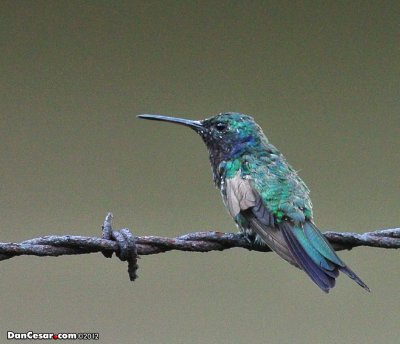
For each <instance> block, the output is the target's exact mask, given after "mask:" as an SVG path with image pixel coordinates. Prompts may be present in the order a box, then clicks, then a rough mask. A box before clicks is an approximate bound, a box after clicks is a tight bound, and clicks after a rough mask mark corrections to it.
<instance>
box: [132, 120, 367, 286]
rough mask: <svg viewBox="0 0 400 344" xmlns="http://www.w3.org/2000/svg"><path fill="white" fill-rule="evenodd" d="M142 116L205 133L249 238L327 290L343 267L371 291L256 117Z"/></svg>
mask: <svg viewBox="0 0 400 344" xmlns="http://www.w3.org/2000/svg"><path fill="white" fill-rule="evenodd" d="M138 117H139V118H143V119H148V120H156V121H165V122H171V123H176V124H180V125H183V126H186V127H189V128H191V129H193V130H194V131H195V132H196V133H197V134H199V135H200V137H201V138H202V139H203V142H204V143H205V145H206V146H207V149H208V153H209V159H210V163H211V169H212V173H213V179H214V183H215V186H216V187H217V188H218V189H219V190H220V192H221V195H222V199H223V202H224V204H225V206H226V208H227V210H228V212H229V214H230V215H231V216H232V218H233V220H234V221H235V223H236V225H237V227H238V228H239V232H240V233H241V234H242V235H243V236H244V237H245V238H246V239H247V240H249V241H250V242H251V243H256V244H261V245H267V246H268V247H269V248H270V249H271V250H272V251H274V252H276V253H277V254H278V255H279V256H280V257H282V258H283V259H284V260H286V261H288V262H289V263H290V264H292V265H294V266H295V267H297V268H299V269H301V270H303V271H304V272H305V273H306V274H307V275H308V276H309V277H310V278H311V280H312V281H313V282H314V283H315V284H316V285H317V286H318V287H319V288H321V289H322V290H323V291H324V292H326V293H328V292H329V290H330V289H331V288H333V287H334V286H335V282H336V278H337V277H338V275H339V272H343V273H344V274H346V275H347V276H348V277H350V278H351V279H352V280H354V281H355V282H356V283H358V284H359V285H360V286H361V287H363V288H364V289H365V290H367V291H370V290H369V288H368V286H367V285H366V284H365V283H364V282H363V281H362V280H361V279H360V278H359V277H358V276H357V275H356V274H355V273H354V272H353V271H352V270H351V269H350V268H349V267H348V266H347V265H346V264H345V263H344V262H343V261H342V260H341V259H340V258H339V256H338V255H337V254H336V252H335V250H334V249H333V248H332V246H331V245H330V243H329V242H328V241H327V240H326V238H325V237H324V236H323V234H322V233H321V232H320V231H319V229H318V228H317V227H316V225H315V224H314V220H313V210H312V203H311V199H310V191H309V189H308V187H307V186H306V184H305V183H304V182H303V180H302V179H301V178H300V177H299V175H298V173H297V172H296V171H295V170H294V169H293V168H292V166H291V165H289V163H288V162H287V161H286V158H285V157H284V156H283V155H282V154H281V153H280V151H279V150H278V149H277V148H276V147H275V146H273V145H272V144H271V143H269V141H268V139H267V137H266V136H265V135H264V133H263V131H262V129H261V127H260V126H259V125H258V124H257V123H256V122H255V121H254V119H253V117H251V116H249V115H245V114H241V113H236V112H224V113H220V114H217V115H216V116H213V117H209V118H206V119H204V120H189V119H184V118H177V117H169V116H163V115H150V114H143V115H139V116H138Z"/></svg>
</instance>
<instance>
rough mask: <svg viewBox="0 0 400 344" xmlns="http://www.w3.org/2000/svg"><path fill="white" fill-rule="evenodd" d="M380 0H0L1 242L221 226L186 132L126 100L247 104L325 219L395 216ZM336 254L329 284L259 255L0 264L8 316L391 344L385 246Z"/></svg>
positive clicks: (396, 221) (389, 60) (392, 53)
mask: <svg viewBox="0 0 400 344" xmlns="http://www.w3.org/2000/svg"><path fill="white" fill-rule="evenodd" d="M399 14H400V5H399V4H398V3H396V2H390V1H388V2H385V1H383V2H381V1H380V2H372V1H352V2H344V1H343V2H317V1H315V2H289V1H288V2H286V1H251V2H244V1H243V2H227V1H218V2H215V1H201V2H197V3H196V2H186V3H184V2H182V1H159V2H157V1H140V2H139V1H122V0H121V1H115V2H109V1H91V2H87V1H18V2H17V1H2V2H1V4H0V19H1V20H0V37H1V40H0V44H1V54H0V75H1V78H0V137H1V146H0V166H1V168H0V178H1V185H0V190H1V192H0V204H1V210H0V213H1V219H2V225H1V237H0V241H2V242H7V241H13V242H18V241H21V240H24V239H28V238H32V237H37V236H41V235H48V234H60V235H62V234H75V235H85V236H99V235H100V226H101V224H102V222H103V219H104V216H105V215H106V212H107V211H113V213H114V216H115V222H114V224H115V228H121V227H129V228H130V229H131V230H132V231H133V232H134V233H135V234H136V235H162V236H176V235H180V234H183V233H187V232H193V231H204V230H218V231H223V232H229V231H234V232H236V231H237V229H236V227H235V226H234V224H233V222H232V220H231V219H230V217H229V215H228V214H227V213H226V211H225V209H224V207H223V204H222V201H221V199H220V195H219V192H218V191H217V190H216V189H215V188H214V186H213V184H212V179H211V172H210V167H209V162H208V156H207V152H206V149H205V147H204V146H203V143H202V142H201V140H200V138H199V137H197V136H196V135H195V134H194V133H193V132H192V131H190V130H188V129H185V128H182V127H178V126H173V125H168V124H165V123H155V122H146V121H141V120H138V119H136V117H135V116H136V115H137V114H140V113H162V114H168V115H181V116H186V117H188V118H191V119H202V118H205V117H208V116H210V115H214V114H216V113H218V112H222V111H238V112H244V113H248V114H252V115H253V116H254V117H255V118H256V120H257V121H258V123H259V124H260V125H261V126H262V127H263V128H264V131H265V133H266V135H267V136H268V138H269V139H270V141H271V142H272V143H273V144H274V145H276V146H277V147H278V148H279V149H280V150H281V151H282V152H283V153H284V154H285V156H286V157H287V159H288V160H289V162H290V163H291V164H292V165H293V167H294V168H295V169H296V170H300V175H301V177H302V178H303V179H304V180H305V182H306V183H307V185H308V186H309V188H310V189H311V196H312V200H313V203H314V212H315V220H316V223H317V225H318V226H319V227H320V228H321V230H338V231H355V232H364V231H370V230H376V229H380V228H393V227H398V226H399V225H400V215H399V214H400V212H399V210H400V209H399V192H400V175H399V171H400V157H399V146H400V138H399V133H400V114H399V109H400V97H399V77H400V75H399V73H400V63H399V61H400V50H399V38H400V37H399V34H400V28H399ZM340 255H341V257H342V258H343V259H344V260H345V261H346V262H347V263H348V264H349V265H350V266H351V267H352V268H353V269H354V270H355V271H356V272H357V273H358V274H359V275H360V277H361V278H362V279H363V280H364V281H365V282H366V283H367V284H368V285H369V287H370V288H371V290H372V292H371V293H366V292H365V291H364V290H363V289H361V288H360V287H358V286H357V285H356V284H355V283H353V282H352V281H351V280H350V279H348V278H347V277H345V276H341V277H340V278H339V279H338V283H337V286H336V288H335V289H333V290H332V292H331V293H330V294H329V295H326V294H324V293H323V292H321V291H320V290H319V289H318V288H317V287H316V286H315V285H314V284H313V283H312V282H311V281H310V280H309V278H308V277H307V276H306V275H305V274H304V273H302V272H301V271H298V270H297V269H294V268H293V267H292V266H290V265H289V264H287V263H286V262H284V261H283V260H281V259H280V258H279V257H278V256H276V255H274V254H271V253H264V254H263V253H257V252H247V251H245V250H243V249H232V250H229V251H226V252H212V253H207V254H201V253H182V252H170V253H166V254H160V255H154V256H146V257H143V258H142V259H141V260H140V262H139V263H140V268H139V279H138V280H137V281H136V282H135V283H131V282H130V281H129V279H128V275H127V273H126V269H127V267H126V264H125V263H121V262H120V261H119V260H118V259H116V258H114V259H111V260H110V259H104V258H103V257H102V255H101V254H92V255H82V256H72V257H60V258H36V257H19V258H14V259H12V260H9V261H4V262H1V264H0V271H1V276H2V278H1V279H0V288H1V294H0V303H1V305H2V316H1V324H0V336H1V337H3V338H5V336H6V331H7V330H14V331H17V332H23V331H27V330H33V331H37V332H38V331H45V332H52V331H54V332H69V331H72V332H81V331H89V332H99V333H100V339H101V341H100V342H104V343H110V342H118V343H243V342H252V343H264V342H268V343H376V342H385V343H398V338H399V327H398V324H399V320H400V315H399V311H400V298H399V297H398V286H399V283H400V269H399V268H400V264H399V253H398V252H396V251H394V250H384V249H373V248H357V249H354V250H353V251H349V252H341V253H340Z"/></svg>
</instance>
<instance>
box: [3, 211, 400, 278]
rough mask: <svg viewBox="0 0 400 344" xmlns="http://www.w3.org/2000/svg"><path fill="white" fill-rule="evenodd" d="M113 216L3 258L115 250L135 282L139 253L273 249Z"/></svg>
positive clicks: (377, 237)
mask: <svg viewBox="0 0 400 344" xmlns="http://www.w3.org/2000/svg"><path fill="white" fill-rule="evenodd" d="M112 219H113V215H112V213H108V214H107V216H106V218H105V220H104V224H103V226H102V236H101V237H85V236H78V235H62V236H59V235H47V236H42V237H39V238H34V239H29V240H25V241H22V242H19V243H0V261H1V260H6V259H10V258H13V257H16V256H22V255H33V256H40V257H44V256H52V257H58V256H62V255H76V254H87V253H95V252H101V253H103V255H104V256H105V257H107V258H111V256H112V254H113V253H115V254H116V256H117V257H118V258H119V259H120V260H122V261H127V262H128V273H129V277H130V279H131V281H134V280H135V279H136V278H137V274H136V271H137V269H138V265H137V259H138V258H139V256H144V255H150V254H158V253H163V252H167V251H172V250H178V251H190V252H209V251H223V250H227V249H231V248H235V247H238V248H244V249H247V250H252V251H259V252H269V251H271V250H270V249H269V247H268V246H265V245H256V244H252V243H250V242H249V241H248V240H247V239H246V238H244V237H243V236H242V235H240V234H236V233H222V232H215V231H210V232H195V233H188V234H184V235H181V236H178V237H175V238H167V237H160V236H134V235H132V234H131V232H130V231H129V230H128V229H127V228H124V229H121V230H119V231H115V230H113V229H112ZM324 236H325V237H326V238H327V239H328V240H329V242H330V243H331V244H332V246H333V248H334V249H335V250H337V251H339V250H350V249H352V248H354V247H358V246H369V247H378V248H386V249H390V248H391V249H398V248H400V228H392V229H381V230H376V231H373V232H367V233H363V234H357V233H349V232H325V233H324Z"/></svg>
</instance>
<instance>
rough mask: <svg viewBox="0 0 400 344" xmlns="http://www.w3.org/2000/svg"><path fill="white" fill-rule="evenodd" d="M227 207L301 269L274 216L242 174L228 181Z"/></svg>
mask: <svg viewBox="0 0 400 344" xmlns="http://www.w3.org/2000/svg"><path fill="white" fill-rule="evenodd" d="M226 206H227V208H228V211H229V213H230V214H231V216H232V217H233V218H234V219H237V217H238V216H242V217H244V219H245V220H246V222H247V224H248V226H249V227H250V229H251V230H252V231H253V232H255V233H256V234H258V236H259V237H260V238H261V239H262V241H263V242H264V243H265V244H267V245H268V247H269V248H270V249H271V250H273V251H275V252H276V253H278V254H279V255H280V256H281V257H282V258H283V259H285V260H287V261H288V262H289V263H291V264H293V265H295V266H297V267H299V265H298V264H297V263H296V260H295V258H294V257H293V255H292V253H291V252H290V250H289V248H288V246H287V244H286V239H285V237H284V236H283V233H282V232H281V231H280V230H279V228H277V227H275V220H274V216H273V215H272V214H271V213H270V211H269V210H268V209H267V207H266V206H265V205H264V204H263V202H262V199H261V197H260V195H259V193H258V192H257V191H256V190H255V189H254V188H253V187H252V185H251V182H250V180H249V179H243V178H241V176H240V173H237V174H236V175H235V176H234V177H233V178H228V179H227V180H226Z"/></svg>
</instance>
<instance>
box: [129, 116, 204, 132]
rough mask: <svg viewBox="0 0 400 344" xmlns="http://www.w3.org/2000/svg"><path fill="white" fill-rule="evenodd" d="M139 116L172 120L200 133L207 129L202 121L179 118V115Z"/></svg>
mask: <svg viewBox="0 0 400 344" xmlns="http://www.w3.org/2000/svg"><path fill="white" fill-rule="evenodd" d="M137 117H138V118H144V119H150V120H152V121H164V122H171V123H176V124H181V125H184V126H186V127H189V128H192V129H193V130H195V131H196V132H198V133H201V132H202V131H204V130H205V128H204V126H203V125H202V123H201V121H193V120H190V119H185V118H178V117H170V116H162V115H148V114H143V115H138V116H137Z"/></svg>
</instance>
